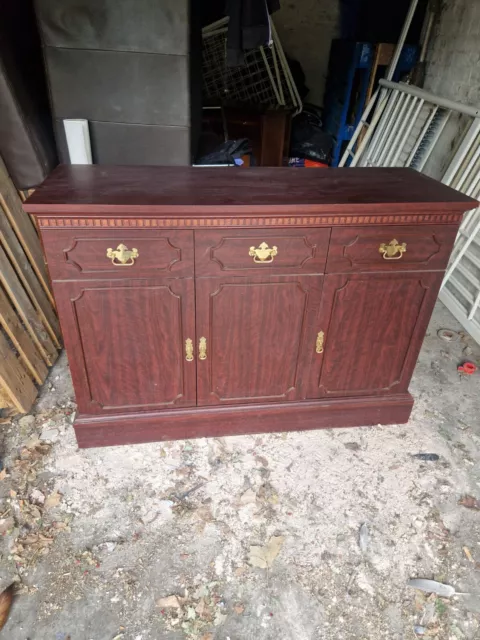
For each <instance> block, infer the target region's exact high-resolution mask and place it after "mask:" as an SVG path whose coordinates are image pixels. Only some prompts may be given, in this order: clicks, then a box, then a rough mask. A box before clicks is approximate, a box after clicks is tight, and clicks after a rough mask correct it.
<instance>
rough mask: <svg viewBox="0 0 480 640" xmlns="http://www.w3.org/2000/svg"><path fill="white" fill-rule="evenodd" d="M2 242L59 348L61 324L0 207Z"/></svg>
mask: <svg viewBox="0 0 480 640" xmlns="http://www.w3.org/2000/svg"><path fill="white" fill-rule="evenodd" d="M0 243H1V244H3V248H4V249H5V251H6V253H7V255H8V257H9V258H10V262H11V263H12V265H13V267H14V268H15V271H16V272H17V275H18V277H19V278H20V280H21V282H22V284H23V286H24V288H25V290H26V292H27V293H28V295H29V296H30V300H31V301H32V302H33V305H34V307H35V308H36V309H37V311H38V314H39V316H40V318H41V319H42V321H43V324H44V325H45V328H46V329H47V331H48V333H49V334H50V337H51V338H52V340H53V342H54V343H55V344H56V346H57V347H58V348H60V347H61V343H60V335H61V333H60V325H59V322H58V318H57V315H56V313H55V311H54V309H53V307H52V305H51V303H50V300H49V299H48V298H47V295H46V293H45V291H44V289H43V287H42V285H41V284H40V282H39V280H38V278H37V276H36V274H35V273H34V272H33V269H32V266H31V265H30V263H29V261H28V258H27V256H26V255H25V252H24V250H23V248H22V245H21V244H20V242H19V241H18V238H17V236H16V235H15V232H14V231H13V229H12V227H11V226H10V223H9V221H8V219H7V216H6V215H5V213H4V212H3V211H2V210H1V209H0Z"/></svg>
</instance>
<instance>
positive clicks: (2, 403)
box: [0, 386, 12, 416]
mask: <svg viewBox="0 0 480 640" xmlns="http://www.w3.org/2000/svg"><path fill="white" fill-rule="evenodd" d="M11 407H12V401H11V400H10V396H8V395H7V392H6V391H4V390H3V387H1V386H0V409H10V408H11ZM4 413H6V412H4V411H2V416H3V414H4Z"/></svg>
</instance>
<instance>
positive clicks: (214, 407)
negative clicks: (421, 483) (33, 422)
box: [24, 165, 477, 447]
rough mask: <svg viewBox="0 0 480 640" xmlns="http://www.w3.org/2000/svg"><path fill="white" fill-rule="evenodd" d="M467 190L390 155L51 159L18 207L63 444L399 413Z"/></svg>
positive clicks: (294, 426) (277, 427) (401, 417)
mask: <svg viewBox="0 0 480 640" xmlns="http://www.w3.org/2000/svg"><path fill="white" fill-rule="evenodd" d="M476 205H477V203H476V201H475V200H472V199H471V198H468V197H466V196H464V195H463V194H461V193H458V192H457V191H454V190H453V189H450V188H449V187H447V186H445V185H443V184H440V183H438V182H436V181H434V180H432V179H430V178H428V177H426V176H424V175H421V174H419V173H417V172H415V171H413V170H410V169H400V168H399V169H389V168H388V169H373V168H355V169H292V168H251V169H247V168H240V169H234V168H224V167H220V168H217V169H211V168H200V167H199V168H196V167H175V168H173V167H172V168H170V167H141V166H136V167H122V166H115V167H113V166H112V167H109V166H80V165H78V166H60V167H58V168H57V169H56V170H55V171H54V172H53V173H52V174H51V175H50V176H49V177H48V178H47V180H46V181H45V182H44V183H43V185H41V186H40V187H39V188H38V189H37V190H36V191H35V193H34V194H33V195H32V196H31V197H30V198H29V199H28V201H27V202H26V203H25V205H24V206H25V209H26V210H27V211H29V212H30V213H33V214H35V215H36V216H37V220H38V225H39V228H40V232H41V238H42V242H43V246H44V250H45V255H46V260H47V263H48V268H49V272H50V277H51V280H52V284H53V290H54V294H55V298H56V302H57V307H58V313H59V317H60V321H61V325H62V328H63V335H64V341H65V346H66V350H67V354H68V358H69V363H70V369H71V373H72V378H73V383H74V387H75V393H76V399H77V403H78V415H77V417H76V420H75V423H74V426H75V432H76V436H77V440H78V444H79V446H81V447H91V446H102V445H114V444H124V443H137V442H147V441H155V440H167V439H177V438H191V437H197V436H218V435H226V434H240V433H259V432H269V431H284V430H298V429H317V428H324V427H345V426H356V425H373V424H398V423H405V422H407V421H408V418H409V416H410V412H411V409H412V406H413V399H412V396H411V395H410V394H409V392H408V385H409V382H410V378H411V375H412V372H413V369H414V367H415V363H416V360H417V357H418V353H419V350H420V347H421V344H422V341H423V337H424V334H425V331H426V328H427V325H428V322H429V320H430V316H431V313H432V310H433V306H434V304H435V301H436V298H437V294H438V291H439V287H440V284H441V282H442V277H443V274H444V271H445V268H446V265H447V263H448V260H449V256H450V252H451V249H452V246H453V243H454V240H455V236H456V234H457V230H458V226H459V223H460V221H461V219H462V214H463V213H464V212H465V211H466V210H468V209H471V208H473V207H474V206H476Z"/></svg>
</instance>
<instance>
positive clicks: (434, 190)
mask: <svg viewBox="0 0 480 640" xmlns="http://www.w3.org/2000/svg"><path fill="white" fill-rule="evenodd" d="M392 205H394V208H392ZM474 206H476V201H475V200H473V199H472V198H469V197H468V196H465V195H463V194H462V193H460V192H458V191H455V190H454V189H451V188H450V187H447V186H445V185H443V184H441V183H439V182H437V181H435V180H432V179H431V178H428V177H427V176H425V175H423V174H421V173H418V172H416V171H414V170H413V169H400V168H392V169H391V168H380V169H378V168H354V169H314V168H311V169H308V171H305V170H302V169H292V168H290V167H252V168H225V167H218V168H205V167H144V166H132V167H122V166H105V165H60V166H59V167H57V168H56V169H55V170H54V171H53V173H52V174H51V175H50V176H49V177H48V178H47V180H46V181H45V182H44V183H43V184H42V185H41V186H40V187H38V188H37V189H36V190H35V192H34V194H33V195H32V196H30V198H28V200H27V201H26V202H25V203H24V208H25V209H26V210H27V211H29V212H31V213H43V214H48V215H54V214H55V215H56V214H58V213H60V214H65V213H72V214H73V213H77V214H78V213H81V214H85V215H88V214H90V213H101V212H103V213H112V214H114V215H115V214H119V213H126V214H127V215H132V214H135V213H144V214H146V213H158V214H161V213H163V214H165V213H166V214H168V215H170V216H171V217H172V218H175V217H177V216H178V215H182V216H183V215H185V214H186V213H189V214H191V215H194V216H195V217H199V218H201V217H202V216H204V215H205V214H207V215H211V214H212V213H215V214H216V215H220V216H221V215H225V214H227V213H228V212H231V213H235V214H236V215H238V214H243V215H248V216H252V215H253V216H254V215H258V213H262V214H265V213H268V214H269V215H278V214H279V213H280V212H284V211H288V212H291V214H292V215H293V216H296V215H298V214H303V213H305V212H318V213H328V212H339V213H341V212H345V211H350V212H352V213H355V212H356V213H359V212H363V213H374V212H379V211H380V212H381V213H388V212H390V211H389V210H390V209H392V211H391V213H392V214H395V213H399V212H401V211H412V212H417V213H418V212H421V211H445V212H450V213H453V212H455V211H462V212H463V211H465V210H467V209H471V208H473V207H474Z"/></svg>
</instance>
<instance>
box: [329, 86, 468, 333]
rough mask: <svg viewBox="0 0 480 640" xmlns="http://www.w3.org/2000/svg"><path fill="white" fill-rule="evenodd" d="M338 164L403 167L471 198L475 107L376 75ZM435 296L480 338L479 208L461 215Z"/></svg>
mask: <svg viewBox="0 0 480 640" xmlns="http://www.w3.org/2000/svg"><path fill="white" fill-rule="evenodd" d="M362 136H363V137H362ZM434 151H436V153H433V152H434ZM346 165H349V166H361V167H365V166H369V167H411V168H413V169H416V170H417V171H423V172H425V173H427V174H428V175H432V176H433V177H436V178H439V179H441V180H442V182H444V183H445V184H447V185H449V186H451V187H453V188H455V189H458V190H459V191H462V192H463V193H465V194H467V195H469V196H472V197H473V198H476V199H479V198H480V109H477V108H476V107H470V106H467V105H463V104H461V103H458V102H453V101H452V100H447V99H446V98H442V97H441V96H436V95H434V94H431V93H428V92H427V91H424V90H423V89H419V88H418V87H414V86H411V85H407V84H403V83H395V82H390V81H388V80H380V87H379V89H378V90H377V92H376V94H375V95H374V96H373V97H372V100H371V101H370V103H369V104H368V106H367V108H366V110H365V113H364V114H363V116H362V119H361V122H360V124H359V126H358V127H357V130H356V131H355V134H354V136H353V137H352V140H351V141H350V143H349V145H348V147H347V148H346V150H345V153H344V155H343V157H342V159H341V161H340V166H346ZM440 299H441V300H442V302H443V303H444V304H445V305H446V306H447V307H448V309H449V310H450V311H451V312H452V313H453V315H454V316H455V317H456V318H457V319H458V320H459V321H460V322H461V323H462V325H463V326H464V327H465V328H466V329H467V331H468V332H469V333H470V334H471V335H472V336H473V337H474V338H475V340H476V341H477V342H478V343H479V344H480V208H477V209H473V210H472V211H469V212H468V213H466V214H465V216H464V219H463V222H462V224H461V226H460V230H459V233H458V236H457V239H456V241H455V246H454V249H453V252H452V257H451V260H450V264H449V266H448V269H447V272H446V274H445V278H444V281H443V283H442V288H441V291H440Z"/></svg>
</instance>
